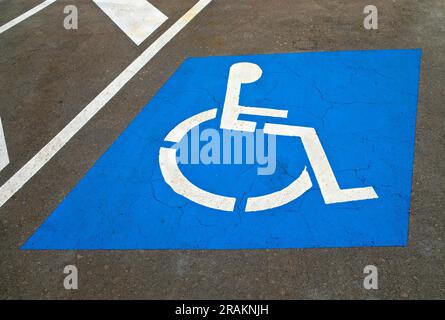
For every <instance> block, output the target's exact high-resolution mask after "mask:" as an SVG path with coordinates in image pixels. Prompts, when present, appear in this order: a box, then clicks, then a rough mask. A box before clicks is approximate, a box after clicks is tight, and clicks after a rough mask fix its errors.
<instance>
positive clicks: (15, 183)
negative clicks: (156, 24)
mask: <svg viewBox="0 0 445 320" xmlns="http://www.w3.org/2000/svg"><path fill="white" fill-rule="evenodd" d="M211 2H212V0H200V1H198V3H196V4H195V5H194V6H193V7H192V8H191V9H190V10H189V11H188V12H187V13H185V14H184V15H183V16H182V17H181V18H179V19H178V21H176V22H175V23H174V24H173V25H172V26H171V27H170V28H168V29H167V30H166V31H165V32H164V33H163V34H162V35H161V36H160V37H159V38H158V39H156V40H155V41H154V42H153V43H152V44H151V45H150V46H149V47H148V48H147V49H145V51H144V52H143V53H142V54H141V55H140V56H139V57H137V58H136V59H135V60H134V61H133V62H132V63H131V64H130V65H129V66H128V67H127V68H126V69H125V70H124V71H122V73H121V74H120V75H119V76H117V78H116V79H114V80H113V81H112V82H111V83H110V84H109V85H108V86H107V87H106V88H105V89H104V90H103V91H102V92H101V93H100V94H99V95H98V96H96V97H95V98H94V99H93V100H92V101H91V102H90V103H89V104H88V105H87V106H86V107H85V108H84V109H83V110H82V111H81V112H80V113H79V114H78V115H77V116H76V117H75V118H74V119H73V120H72V121H71V122H70V123H69V124H68V125H66V126H65V128H63V129H62V131H60V132H59V133H58V134H57V135H56V136H55V137H54V138H53V139H52V140H51V141H50V142H48V144H46V145H45V146H44V147H43V148H42V149H41V150H40V151H39V152H38V153H37V154H36V155H35V156H34V157H32V158H31V160H29V161H28V162H27V163H26V164H25V165H24V166H23V167H22V168H21V169H20V170H19V171H17V172H16V173H15V174H14V175H13V176H12V177H11V178H9V180H8V181H6V182H5V183H4V184H3V185H2V186H1V187H0V207H1V206H3V205H4V204H5V202H6V201H8V200H9V199H10V198H11V197H12V196H13V195H14V194H15V193H16V192H17V191H18V190H20V188H21V187H23V185H24V184H25V183H26V182H28V181H29V179H31V178H32V177H33V176H34V175H35V174H36V173H37V172H38V171H39V170H40V169H41V168H42V167H43V166H44V165H45V164H46V163H47V162H48V161H49V160H51V158H52V157H54V155H56V154H57V152H59V151H60V150H61V149H62V148H63V146H64V145H65V144H66V143H67V142H68V141H69V140H71V138H72V137H73V136H74V135H75V134H76V133H77V132H78V131H79V130H80V129H82V127H83V126H84V125H85V124H87V123H88V121H90V120H91V119H92V118H93V117H94V115H96V113H98V112H99V111H100V110H101V109H102V108H103V107H104V106H105V105H106V104H107V103H108V102H109V101H110V100H111V99H112V98H113V97H114V96H115V95H116V94H117V93H118V92H119V91H120V90H121V89H122V88H123V87H124V86H125V85H126V84H127V82H128V81H130V80H131V79H132V78H133V77H134V76H135V75H136V74H137V73H138V72H139V71H140V70H141V69H142V68H143V67H144V66H145V65H146V64H147V63H149V62H150V61H151V59H153V57H154V56H155V55H156V54H157V53H158V52H159V51H160V50H161V49H162V48H163V47H164V46H165V45H166V44H167V43H169V42H170V40H172V39H173V38H174V37H175V36H176V35H177V34H178V33H179V32H180V31H181V30H182V29H184V28H185V27H186V26H187V25H188V23H189V22H190V21H192V20H193V19H194V18H195V17H196V16H197V15H198V14H199V13H200V12H201V11H202V10H203V9H204V8H205V7H207V5H208V4H210V3H211Z"/></svg>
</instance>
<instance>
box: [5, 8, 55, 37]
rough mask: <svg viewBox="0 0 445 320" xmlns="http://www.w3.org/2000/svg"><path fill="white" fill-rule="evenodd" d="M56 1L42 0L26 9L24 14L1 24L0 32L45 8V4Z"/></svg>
mask: <svg viewBox="0 0 445 320" xmlns="http://www.w3.org/2000/svg"><path fill="white" fill-rule="evenodd" d="M56 1H57V0H46V1H44V2H42V3H41V4H39V5H37V6H35V7H34V8H32V9H31V10H28V11H26V12H25V13H24V14H22V15H20V16H18V17H17V18H15V19H13V20H11V21H9V22H8V23H6V24H4V25H2V26H1V27H0V34H1V33H3V32H5V31H6V30H9V29H11V28H12V27H14V26H15V25H17V24H19V23H20V22H22V21H23V20H25V19H28V18H29V17H31V16H32V15H34V14H36V13H37V12H39V11H41V10H43V9H45V8H46V7H47V6H49V5H50V4H52V3H54V2H56Z"/></svg>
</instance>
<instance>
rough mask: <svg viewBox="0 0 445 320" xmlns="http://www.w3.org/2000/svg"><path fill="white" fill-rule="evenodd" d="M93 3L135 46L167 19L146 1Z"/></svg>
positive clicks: (126, 0) (96, 1) (107, 0)
mask: <svg viewBox="0 0 445 320" xmlns="http://www.w3.org/2000/svg"><path fill="white" fill-rule="evenodd" d="M93 1H94V3H95V4H96V5H97V6H98V7H99V8H100V9H101V10H102V11H103V12H105V14H106V15H107V16H109V17H110V19H111V20H113V22H114V23H115V24H116V25H117V26H118V27H119V28H120V29H121V30H122V31H123V32H125V34H126V35H127V36H128V37H129V38H130V39H131V40H133V42H134V43H136V45H140V44H141V43H142V42H143V41H144V40H145V39H147V37H148V36H149V35H150V34H152V33H153V32H154V31H155V30H156V29H157V28H159V27H160V26H161V25H162V24H163V23H164V22H165V21H166V20H167V19H168V18H167V16H166V15H165V14H163V13H162V12H161V11H159V10H158V9H157V8H156V7H155V6H153V5H152V4H151V3H149V2H148V1H147V0H93Z"/></svg>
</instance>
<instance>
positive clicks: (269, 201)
mask: <svg viewBox="0 0 445 320" xmlns="http://www.w3.org/2000/svg"><path fill="white" fill-rule="evenodd" d="M262 73H263V71H262V70H261V68H260V67H259V66H258V65H256V64H253V63H248V62H241V63H236V64H234V65H232V66H231V68H230V72H229V79H228V82H227V91H226V97H225V102H224V107H223V111H222V116H221V124H220V128H221V129H226V130H237V131H247V132H254V131H255V129H256V125H257V123H256V122H254V121H243V120H238V117H239V115H240V114H246V115H255V116H263V117H275V118H287V114H288V110H280V109H269V108H256V107H246V106H240V105H239V96H240V92H241V85H242V84H248V83H253V82H256V81H258V80H259V79H260V78H261V75H262ZM217 111H218V109H217V108H214V109H210V110H207V111H204V112H201V113H199V114H196V115H194V116H192V117H190V118H188V119H186V120H184V121H183V122H181V123H180V124H178V125H177V126H176V127H175V128H174V129H173V130H171V131H170V132H169V133H168V135H167V136H166V138H165V141H167V142H173V143H179V142H180V141H181V140H182V139H183V138H184V137H185V135H187V133H188V132H189V131H190V130H192V129H193V128H194V127H196V126H198V125H200V124H201V123H204V122H206V121H209V120H212V119H215V118H216V116H217ZM263 130H264V133H265V134H272V135H277V136H289V137H298V138H300V139H301V141H302V143H303V147H304V150H305V151H306V153H307V156H308V159H309V163H310V165H311V167H312V170H313V172H314V175H315V178H316V180H317V183H318V185H319V187H320V191H321V194H322V196H323V200H324V202H325V204H333V203H341V202H350V201H359V200H368V199H375V198H378V196H377V193H376V192H375V191H374V188H373V187H362V188H350V189H341V188H340V186H339V185H338V182H337V179H336V177H335V174H334V172H333V170H332V167H331V165H330V163H329V161H328V158H327V156H326V153H325V151H324V149H323V146H322V144H321V142H320V139H319V138H318V135H317V132H316V131H315V129H314V128H311V127H301V126H294V125H284V124H273V123H266V124H265V125H264V129H263ZM176 152H177V150H176V148H175V147H171V148H165V147H161V148H160V150H159V165H160V168H161V172H162V175H163V177H164V180H165V182H166V183H167V184H168V185H169V186H170V187H171V188H172V189H173V190H174V191H175V192H176V193H178V194H180V195H182V196H184V197H185V198H187V199H189V200H190V201H193V202H195V203H198V204H200V205H202V206H206V207H209V208H212V209H216V210H222V211H234V209H235V203H236V198H234V197H227V196H222V195H218V194H215V193H211V192H208V191H205V190H203V189H201V188H199V187H197V186H196V185H194V184H193V183H192V182H190V181H189V180H188V179H187V178H186V177H185V176H184V175H183V174H182V172H181V171H180V169H179V166H178V163H177V159H176ZM311 187H312V181H311V178H310V176H309V173H308V171H307V167H305V168H304V169H303V171H302V172H301V174H300V176H299V177H298V178H297V179H296V180H295V181H293V182H292V183H291V184H289V185H288V186H287V187H285V188H284V189H282V190H279V191H276V192H273V193H270V194H266V195H262V196H257V197H250V198H248V199H247V203H246V206H245V209H244V210H245V211H246V212H255V211H262V210H268V209H273V208H277V207H280V206H283V205H285V204H287V203H289V202H291V201H293V200H295V199H297V198H298V197H300V196H301V195H303V194H304V193H305V192H306V191H308V190H309V189H310V188H311Z"/></svg>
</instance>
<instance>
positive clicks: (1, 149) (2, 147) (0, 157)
mask: <svg viewBox="0 0 445 320" xmlns="http://www.w3.org/2000/svg"><path fill="white" fill-rule="evenodd" d="M8 164H9V155H8V148H7V146H6V139H5V134H4V132H3V125H2V119H1V118H0V171H2V170H3V169H4V168H5V167H6V166H7V165H8Z"/></svg>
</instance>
